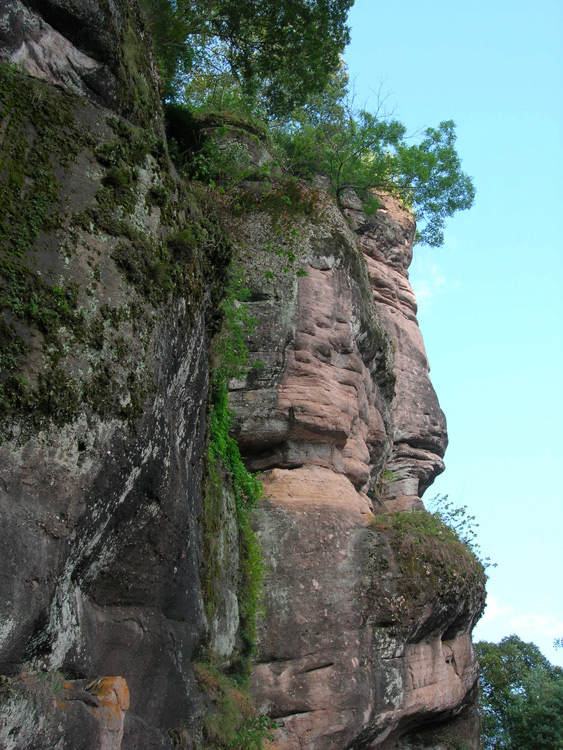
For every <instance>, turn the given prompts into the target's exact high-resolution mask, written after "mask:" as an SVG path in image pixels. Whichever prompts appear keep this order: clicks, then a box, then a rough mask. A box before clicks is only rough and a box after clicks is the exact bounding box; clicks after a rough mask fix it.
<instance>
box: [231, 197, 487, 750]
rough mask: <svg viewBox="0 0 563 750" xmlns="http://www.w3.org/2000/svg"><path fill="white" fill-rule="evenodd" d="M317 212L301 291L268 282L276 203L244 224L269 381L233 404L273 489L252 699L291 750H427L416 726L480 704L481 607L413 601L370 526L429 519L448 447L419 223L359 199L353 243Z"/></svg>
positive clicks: (431, 592) (303, 234)
mask: <svg viewBox="0 0 563 750" xmlns="http://www.w3.org/2000/svg"><path fill="white" fill-rule="evenodd" d="M302 198H303V208H304V209H308V208H309V207H310V205H311V202H312V203H313V204H314V206H315V208H314V210H313V212H312V214H311V215H312V216H313V217H314V220H312V219H311V217H310V216H307V210H304V214H303V216H301V217H298V216H294V217H293V226H294V227H297V238H295V237H294V236H293V237H291V238H290V237H289V236H287V238H286V240H287V243H288V244H289V245H290V246H291V248H292V250H293V251H294V252H295V254H296V256H297V260H296V263H297V264H300V265H302V266H303V268H304V269H305V270H306V271H307V276H305V277H303V278H299V279H297V278H293V277H291V278H289V279H288V280H286V282H285V283H282V284H279V283H275V284H268V283H266V282H264V280H263V279H264V276H263V268H264V265H267V264H268V261H269V262H270V264H271V265H273V267H276V264H279V261H277V260H276V259H275V258H276V256H270V257H269V258H268V259H267V260H266V261H264V259H263V257H262V259H260V260H257V259H258V258H260V254H259V252H258V249H259V248H260V246H267V245H268V243H270V242H273V241H275V240H273V236H275V234H277V236H278V238H279V236H280V228H279V225H278V227H277V231H276V229H275V228H274V226H273V223H272V221H271V217H270V216H269V215H268V213H267V212H265V211H264V210H263V208H264V205H266V203H267V202H266V201H262V203H261V204H260V205H259V206H257V208H256V210H255V211H254V213H252V214H251V216H249V217H248V218H247V219H246V220H245V223H244V228H245V231H246V236H245V241H246V247H247V248H248V250H247V251H246V254H245V257H246V258H247V261H246V263H247V272H248V279H249V283H250V286H251V290H252V293H253V297H252V301H251V302H250V308H251V311H252V313H253V314H254V315H255V316H256V318H257V319H258V326H257V330H256V333H255V335H254V337H253V340H252V344H251V345H252V348H253V350H255V352H254V355H255V356H256V358H258V359H260V360H262V361H263V362H264V366H263V367H262V368H261V369H259V370H258V371H257V372H254V373H251V375H250V376H249V377H248V379H247V382H245V383H242V382H241V383H235V384H234V385H233V391H232V394H231V397H232V403H233V405H234V407H235V409H236V413H237V420H238V421H237V432H236V435H237V439H238V441H239V445H240V447H241V450H242V453H243V455H244V456H245V457H246V460H247V462H248V465H249V466H251V467H252V468H253V469H257V470H262V471H264V474H263V475H262V477H263V482H264V487H265V491H266V495H267V501H266V502H265V504H264V507H263V509H262V514H261V515H260V518H259V521H258V525H259V530H260V538H261V541H262V544H263V547H264V550H265V553H266V560H267V564H268V571H269V572H268V578H267V585H266V599H267V608H266V619H265V622H264V624H263V628H262V640H261V650H260V656H259V662H260V663H259V664H258V665H257V666H256V668H255V670H254V672H253V689H254V693H255V696H256V698H257V700H258V701H259V702H260V705H261V706H262V709H263V710H265V711H267V712H268V713H270V715H272V716H274V717H276V718H277V719H279V720H280V721H281V723H282V728H281V729H280V730H279V731H278V733H277V735H276V741H275V742H274V744H273V747H274V748H276V750H282V749H283V750H297V749H298V748H299V749H300V750H301V749H302V748H310V749H311V750H313V748H318V749H319V750H320V749H321V748H322V750H325V749H326V750H340V749H343V748H348V747H349V748H352V747H353V748H364V747H365V748H368V747H389V748H391V747H402V746H403V745H404V746H405V747H407V746H409V747H412V746H415V743H416V737H417V729H416V726H417V725H422V724H425V723H436V724H439V723H440V722H444V721H445V720H446V719H448V718H451V716H453V715H454V714H458V713H460V712H463V707H464V705H465V704H466V703H468V704H471V702H472V690H473V688H474V685H475V681H476V676H477V671H476V662H475V656H474V652H473V647H472V645H471V638H470V631H471V628H472V626H473V624H474V621H475V619H476V618H477V617H478V615H479V613H480V611H481V607H482V598H483V591H482V587H481V585H482V584H481V585H479V584H476V582H475V580H473V581H472V582H471V583H470V584H468V585H467V586H465V587H464V586H459V587H457V588H456V586H455V585H454V583H452V584H451V585H450V586H448V585H445V586H441V587H438V588H437V587H436V585H435V582H434V583H431V582H430V580H429V579H428V580H425V579H424V576H423V578H421V579H420V580H418V581H417V583H416V585H415V586H414V587H410V588H409V587H408V586H406V582H407V581H408V580H409V578H410V575H409V573H408V571H406V570H405V569H404V566H403V565H402V561H401V560H399V558H398V557H397V552H396V550H395V548H394V547H393V544H392V543H391V537H389V535H388V534H386V533H385V530H384V529H383V530H379V531H375V530H374V529H373V528H371V525H372V524H370V519H373V514H374V513H379V512H381V511H397V510H407V509H410V508H421V507H423V506H422V502H421V500H420V495H421V494H422V493H423V491H424V490H425V489H426V487H427V486H428V485H429V484H430V483H431V482H432V480H433V478H434V476H435V475H436V474H437V473H439V471H441V470H442V469H443V463H442V456H443V453H444V450H445V447H446V442H447V438H446V428H445V420H444V417H443V414H442V412H441V410H440V408H439V405H438V401H437V398H436V394H435V393H434V390H433V388H432V386H431V383H430V380H429V376H428V362H427V359H426V355H425V352H424V345H423V343H422V338H421V336H420V331H419V329H418V325H417V322H416V316H415V313H416V302H415V299H414V295H413V293H412V290H411V288H410V286H409V283H408V273H407V268H408V265H409V262H410V260H411V257H412V240H413V236H414V229H415V228H414V222H413V220H412V218H411V216H410V214H409V213H408V212H407V211H406V210H404V209H403V208H402V207H401V206H400V205H399V204H398V203H397V201H396V200H394V199H392V198H390V197H384V196H382V199H381V200H382V207H381V209H380V210H379V211H378V212H377V214H376V216H374V217H366V216H365V214H363V213H362V212H361V206H359V205H356V203H354V201H353V196H349V197H348V200H347V204H346V208H345V213H346V215H347V216H348V218H349V224H350V226H351V228H350V226H349V224H348V223H347V222H346V220H345V219H344V217H343V216H342V215H341V214H340V212H338V211H337V210H336V209H335V208H334V207H333V206H332V204H330V203H329V202H326V200H324V199H323V197H322V195H320V194H317V195H316V196H315V194H314V191H310V192H309V193H308V194H307V193H306V192H304V194H303V196H302ZM353 230H355V232H354V231H353ZM281 234H282V242H283V232H282V233H281ZM278 242H279V239H278ZM362 256H363V257H362ZM282 257H283V256H282ZM282 276H283V274H282ZM393 354H394V356H393ZM366 493H367V494H366ZM471 711H472V709H471V708H468V709H467V711H466V712H465V714H464V716H465V717H466V718H464V719H463V720H464V721H469V719H467V716H469V714H470V713H471ZM471 721H473V724H472V726H473V735H472V736H473V739H474V740H475V731H474V728H475V727H474V717H473V718H472V719H471ZM470 723H471V722H470ZM469 734H470V735H471V732H470V733H469ZM421 741H422V740H421ZM436 741H437V740H436ZM408 743H410V744H408ZM432 746H435V747H442V745H439V744H436V745H432Z"/></svg>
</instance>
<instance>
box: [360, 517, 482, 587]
mask: <svg viewBox="0 0 563 750" xmlns="http://www.w3.org/2000/svg"><path fill="white" fill-rule="evenodd" d="M371 526H372V528H373V529H374V530H375V531H380V532H383V533H385V534H386V535H387V536H389V538H390V541H391V547H392V548H393V549H394V551H395V554H396V556H397V561H398V564H399V567H400V569H401V572H402V573H403V576H404V581H405V586H406V588H407V589H408V593H410V594H411V595H414V596H416V595H417V594H418V593H419V592H420V591H421V590H427V589H428V587H429V586H430V587H432V588H434V589H435V590H436V591H445V590H447V591H449V592H451V591H455V590H459V591H461V590H462V589H463V590H467V591H473V590H477V589H479V588H482V587H484V585H485V581H486V575H485V568H484V566H483V564H482V563H481V561H480V560H479V559H478V558H477V557H476V556H475V554H474V552H473V550H472V549H471V547H470V546H469V545H468V544H467V543H466V542H465V541H463V540H462V539H460V538H459V536H458V535H457V534H456V532H455V531H454V530H453V529H452V528H451V527H450V526H448V525H447V524H445V523H444V521H443V520H442V519H441V518H440V517H439V515H437V514H433V513H428V512H427V511H425V510H414V511H408V512H406V513H405V512H399V513H382V514H381V515H378V516H376V517H375V518H374V520H373V521H372V524H371Z"/></svg>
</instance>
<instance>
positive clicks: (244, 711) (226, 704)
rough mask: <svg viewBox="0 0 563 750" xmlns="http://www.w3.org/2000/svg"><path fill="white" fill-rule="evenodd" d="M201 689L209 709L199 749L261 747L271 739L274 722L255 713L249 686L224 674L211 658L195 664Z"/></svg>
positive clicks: (254, 749)
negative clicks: (208, 703)
mask: <svg viewBox="0 0 563 750" xmlns="http://www.w3.org/2000/svg"><path fill="white" fill-rule="evenodd" d="M194 673H195V676H196V679H197V681H198V685H199V687H200V690H201V691H202V692H204V693H206V695H207V696H208V697H209V699H210V706H209V710H208V712H207V714H206V716H205V717H204V720H203V733H204V744H203V747H202V750H261V749H262V747H263V746H264V745H263V743H264V741H265V740H268V739H272V736H271V730H272V729H274V728H275V726H276V724H275V723H274V722H273V721H271V719H269V718H268V717H266V716H258V715H257V714H256V711H255V709H254V707H253V705H252V701H251V699H250V696H249V693H248V686H247V685H244V684H241V683H240V681H237V680H236V679H235V678H233V677H229V676H228V675H225V674H223V673H222V672H221V671H220V670H219V669H217V667H216V666H215V665H214V664H213V663H212V662H210V661H200V662H196V663H195V664H194Z"/></svg>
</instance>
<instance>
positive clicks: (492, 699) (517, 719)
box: [476, 635, 563, 750]
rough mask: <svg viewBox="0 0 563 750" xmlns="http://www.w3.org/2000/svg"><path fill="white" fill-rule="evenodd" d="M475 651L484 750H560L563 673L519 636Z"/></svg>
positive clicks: (562, 740) (481, 644) (478, 646)
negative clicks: (477, 663)
mask: <svg viewBox="0 0 563 750" xmlns="http://www.w3.org/2000/svg"><path fill="white" fill-rule="evenodd" d="M476 649H477V655H478V657H479V662H480V664H481V672H480V686H481V708H480V713H481V719H482V736H481V741H482V744H483V748H484V750H546V749H547V748H549V749H550V750H561V748H563V669H561V667H554V666H552V665H551V664H550V663H549V661H548V660H547V659H546V658H545V656H543V654H542V653H541V651H540V650H539V648H538V647H537V646H535V645H534V644H533V643H524V641H522V640H520V638H518V636H516V635H511V636H509V637H507V638H503V639H502V640H501V641H500V643H487V642H486V641H481V642H479V643H477V644H476Z"/></svg>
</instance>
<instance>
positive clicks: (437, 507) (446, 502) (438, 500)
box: [428, 495, 497, 570]
mask: <svg viewBox="0 0 563 750" xmlns="http://www.w3.org/2000/svg"><path fill="white" fill-rule="evenodd" d="M428 510H429V511H430V512H431V513H432V515H434V516H435V517H437V518H439V519H440V521H442V523H444V524H446V526H449V527H450V529H453V531H454V532H455V534H456V535H457V537H458V538H459V539H460V540H461V541H462V542H463V543H464V544H466V545H467V546H468V547H469V549H470V550H471V551H472V552H473V554H474V555H475V557H476V558H477V559H478V560H479V562H480V563H481V565H482V566H483V568H484V569H485V570H486V569H487V568H496V566H497V564H496V563H492V562H491V558H490V557H483V553H482V551H481V545H480V544H479V542H478V541H477V529H478V528H479V524H478V523H477V522H476V521H475V516H471V515H469V510H468V508H467V505H461V506H456V505H455V503H454V502H453V500H450V499H449V497H448V495H436V496H435V497H433V498H432V499H431V500H429V501H428Z"/></svg>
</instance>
